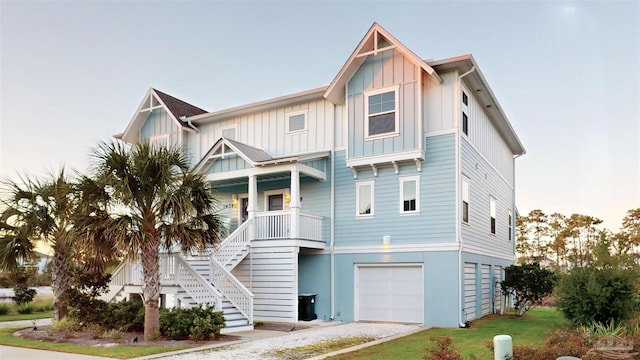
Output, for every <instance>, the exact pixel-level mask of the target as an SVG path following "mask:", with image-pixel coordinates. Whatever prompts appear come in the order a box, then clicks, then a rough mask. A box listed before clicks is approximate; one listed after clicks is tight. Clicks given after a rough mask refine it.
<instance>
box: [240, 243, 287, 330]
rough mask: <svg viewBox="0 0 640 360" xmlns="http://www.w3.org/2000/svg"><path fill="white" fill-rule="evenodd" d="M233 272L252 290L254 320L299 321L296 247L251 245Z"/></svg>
mask: <svg viewBox="0 0 640 360" xmlns="http://www.w3.org/2000/svg"><path fill="white" fill-rule="evenodd" d="M233 275H235V276H236V277H237V278H238V280H240V281H241V282H242V283H243V284H244V286H246V287H247V288H248V289H249V290H251V291H252V292H253V295H254V298H253V316H254V320H255V321H274V322H287V323H292V322H297V321H298V250H297V248H296V247H269V248H262V247H259V248H255V247H252V248H251V251H250V254H249V255H248V256H247V257H246V258H245V259H244V260H243V261H242V262H241V263H240V264H239V265H238V266H237V267H236V268H235V269H234V270H233Z"/></svg>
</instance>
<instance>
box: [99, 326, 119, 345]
mask: <svg viewBox="0 0 640 360" xmlns="http://www.w3.org/2000/svg"><path fill="white" fill-rule="evenodd" d="M102 336H103V337H105V338H107V339H109V340H111V341H114V342H120V341H122V337H123V335H122V331H120V330H118V329H109V330H107V331H105V332H104V333H103V334H102Z"/></svg>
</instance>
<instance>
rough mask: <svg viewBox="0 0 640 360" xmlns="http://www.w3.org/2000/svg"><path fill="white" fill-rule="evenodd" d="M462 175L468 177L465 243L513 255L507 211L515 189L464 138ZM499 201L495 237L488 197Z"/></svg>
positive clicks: (463, 229)
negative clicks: (491, 226)
mask: <svg viewBox="0 0 640 360" xmlns="http://www.w3.org/2000/svg"><path fill="white" fill-rule="evenodd" d="M460 148H461V166H462V173H463V174H464V175H465V176H467V177H468V178H469V224H468V225H467V224H463V226H462V236H463V239H464V243H465V244H469V245H474V246H478V247H482V248H487V249H491V250H492V251H494V252H499V253H502V254H504V255H506V256H512V255H513V241H509V233H508V231H509V228H508V211H510V210H512V204H513V189H512V188H511V186H510V185H509V184H507V183H506V182H505V181H504V179H502V178H501V177H500V176H499V175H498V174H497V173H496V172H495V170H494V169H493V168H492V167H491V166H489V164H488V163H487V162H486V161H485V160H484V158H483V157H481V156H480V155H479V154H478V153H477V152H476V151H475V149H474V148H473V147H472V146H471V145H470V144H469V143H468V142H467V140H466V139H465V138H464V137H463V138H461V147H460ZM490 196H492V197H493V198H495V199H496V234H495V235H493V234H491V233H490V221H491V217H490V213H489V197H490Z"/></svg>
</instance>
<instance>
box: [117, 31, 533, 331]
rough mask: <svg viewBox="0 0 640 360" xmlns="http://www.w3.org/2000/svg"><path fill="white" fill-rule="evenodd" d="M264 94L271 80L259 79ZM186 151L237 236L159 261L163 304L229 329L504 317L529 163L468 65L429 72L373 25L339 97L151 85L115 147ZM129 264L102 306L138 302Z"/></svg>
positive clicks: (136, 279) (430, 67)
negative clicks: (518, 167)
mask: <svg viewBox="0 0 640 360" xmlns="http://www.w3.org/2000/svg"><path fill="white" fill-rule="evenodd" d="M257 81H259V79H257ZM117 137H118V138H120V139H122V140H123V141H125V142H128V143H136V142H141V141H149V142H152V143H157V144H173V145H176V144H177V145H180V146H182V147H183V149H184V151H185V154H186V155H187V156H188V157H189V158H190V159H191V162H192V164H193V167H194V169H195V170H197V171H198V172H201V173H202V174H205V175H206V177H207V179H208V180H209V181H210V183H211V186H212V188H213V189H214V190H215V192H216V195H217V198H218V199H219V200H220V204H221V206H220V207H221V209H220V214H221V215H222V216H223V218H224V219H225V221H224V223H225V228H226V239H225V240H224V242H223V243H222V244H221V245H220V246H218V247H217V248H215V249H212V250H211V251H210V252H209V253H206V254H175V253H170V254H165V255H163V258H162V264H161V266H162V267H161V272H162V279H163V288H162V293H163V302H164V305H165V306H192V305H194V304H197V303H205V302H209V303H211V304H215V306H217V307H219V308H220V309H224V311H225V316H226V317H227V325H228V328H227V329H226V331H233V330H234V329H237V330H238V329H246V328H247V327H251V326H252V324H253V323H254V321H273V322H291V323H295V322H297V321H298V312H299V309H298V296H299V294H308V293H312V294H316V297H315V304H314V305H315V313H316V314H317V316H318V318H320V319H326V320H329V319H336V320H341V321H391V322H403V323H405V322H406V323H418V324H423V325H425V326H445V327H456V326H459V325H460V324H463V323H464V322H465V321H468V320H473V319H475V318H479V317H481V316H483V315H485V314H488V313H491V312H494V311H497V310H499V309H500V308H501V306H502V305H503V304H502V303H501V301H500V298H501V297H500V293H499V289H498V288H497V282H498V281H500V280H502V279H503V277H504V267H506V266H508V265H510V264H512V263H513V262H514V254H515V246H514V228H515V226H514V221H515V216H514V209H515V204H514V189H515V175H514V174H515V172H514V168H515V167H514V164H515V159H516V158H517V157H518V156H520V155H522V154H524V152H525V150H524V147H523V145H522V144H521V142H520V140H519V139H518V136H517V135H516V133H515V131H514V130H513V128H512V126H511V125H510V123H509V121H508V119H507V117H506V115H505V114H504V112H503V110H502V108H501V107H500V104H499V103H498V101H497V99H496V97H495V95H494V93H493V92H492V90H491V88H490V87H489V85H488V83H487V81H486V79H485V78H484V76H483V75H482V73H481V71H480V69H479V68H478V65H477V64H476V61H475V60H474V58H473V57H472V56H471V55H462V56H458V57H454V58H450V59H444V60H438V61H425V60H423V59H421V58H420V57H418V56H417V55H416V54H414V53H413V52H412V51H411V50H410V49H408V48H407V47H405V46H404V45H403V44H402V43H401V42H400V41H398V40H397V39H396V38H395V37H393V36H392V35H391V34H390V33H389V32H387V31H386V30H385V29H383V28H382V27H381V26H380V25H378V24H375V23H374V24H373V26H372V27H371V28H370V29H369V31H368V32H367V33H366V34H365V36H364V38H363V39H362V41H360V43H359V44H358V45H357V46H356V48H355V50H354V51H353V53H352V54H351V56H350V57H349V58H348V60H347V61H346V63H345V64H344V66H343V67H342V69H340V70H339V71H338V73H337V75H336V76H335V78H334V79H333V81H331V83H330V84H329V85H328V86H324V87H321V88H317V89H312V90H308V91H304V92H301V93H296V94H291V95H286V96H282V97H278V98H275V99H270V100H266V101H261V102H257V103H251V104H247V105H243V106H239V107H234V108H230V109H222V110H218V111H213V112H207V111H205V110H202V109H200V108H198V107H195V106H193V105H190V104H188V103H186V102H184V101H181V100H178V99H176V98H174V97H172V96H169V95H167V94H165V93H163V92H160V91H158V90H155V89H150V90H149V92H148V93H147V94H146V96H145V97H144V99H143V101H142V103H141V105H140V107H139V108H138V110H137V111H136V112H135V114H134V116H133V119H132V120H131V122H130V124H129V125H128V127H127V128H126V130H125V131H124V133H122V134H119V135H117ZM139 272H140V269H139V265H138V264H135V263H124V264H122V265H121V266H120V267H119V268H118V269H117V270H116V272H115V273H114V277H113V281H112V284H111V285H112V286H111V292H110V293H109V295H108V299H120V298H123V297H128V296H130V294H133V293H136V292H138V293H139V292H140V290H139V285H140V274H139Z"/></svg>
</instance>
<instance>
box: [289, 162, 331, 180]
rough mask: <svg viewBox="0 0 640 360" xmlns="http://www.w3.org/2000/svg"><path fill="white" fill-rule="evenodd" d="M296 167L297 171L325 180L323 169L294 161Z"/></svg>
mask: <svg viewBox="0 0 640 360" xmlns="http://www.w3.org/2000/svg"><path fill="white" fill-rule="evenodd" d="M296 169H298V171H299V172H301V173H303V174H306V175H309V176H312V177H314V178H316V179H318V180H322V181H325V180H327V174H326V173H325V172H324V171H322V170H318V169H315V168H312V167H311V166H308V165H305V164H301V163H296Z"/></svg>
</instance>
